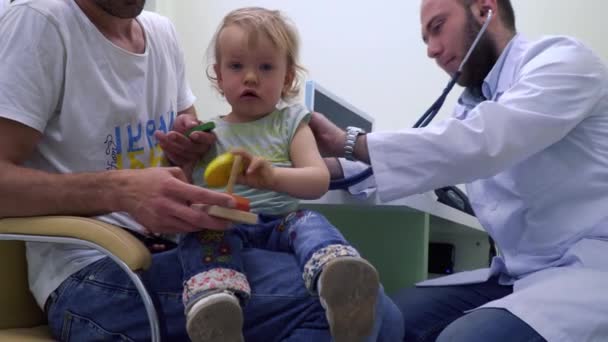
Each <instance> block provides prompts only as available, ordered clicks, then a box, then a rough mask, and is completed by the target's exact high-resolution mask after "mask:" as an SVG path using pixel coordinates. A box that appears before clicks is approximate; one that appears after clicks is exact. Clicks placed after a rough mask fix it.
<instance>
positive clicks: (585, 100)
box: [310, 0, 608, 342]
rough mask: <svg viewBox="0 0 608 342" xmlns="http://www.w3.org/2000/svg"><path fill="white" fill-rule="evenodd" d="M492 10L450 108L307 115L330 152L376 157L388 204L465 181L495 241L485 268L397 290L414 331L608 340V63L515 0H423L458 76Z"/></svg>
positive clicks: (435, 46) (477, 337)
mask: <svg viewBox="0 0 608 342" xmlns="http://www.w3.org/2000/svg"><path fill="white" fill-rule="evenodd" d="M489 10H492V11H493V13H494V14H495V15H494V19H493V20H492V21H491V22H490V23H489V26H488V30H487V32H486V33H485V35H484V36H483V38H482V40H481V41H480V44H479V46H478V48H477V49H476V50H475V51H474V52H473V55H472V56H471V59H470V60H469V62H468V63H467V64H466V65H465V67H464V70H463V74H462V76H461V78H460V80H459V84H460V85H461V86H463V87H465V90H464V92H463V93H462V95H461V97H460V98H459V100H458V104H457V106H456V108H455V110H454V114H453V117H452V118H449V119H447V120H444V121H441V122H437V123H435V124H432V125H430V126H428V127H426V128H419V129H405V130H401V131H398V132H375V133H370V134H361V132H358V131H357V130H356V129H349V130H348V134H347V132H343V131H342V130H340V129H339V128H337V127H335V126H334V125H333V124H331V123H330V122H329V121H328V120H327V119H325V118H324V117H323V116H321V115H317V114H315V116H314V117H313V119H312V121H311V123H310V125H311V127H312V128H313V131H314V132H315V136H316V138H317V140H318V143H319V145H320V147H321V148H322V150H323V152H324V153H325V154H326V155H327V156H334V157H347V158H350V159H356V160H359V161H362V162H365V163H368V164H371V165H372V167H373V169H374V173H375V182H376V184H377V188H378V193H379V196H380V198H381V199H382V200H384V201H389V200H393V199H396V198H399V197H404V196H409V195H413V194H416V193H421V192H425V191H429V190H432V189H435V188H439V187H441V186H446V185H451V184H459V183H467V191H468V194H469V196H470V200H471V202H472V206H473V208H474V210H475V212H476V214H477V217H478V218H479V220H480V222H481V224H482V225H483V226H484V228H485V229H486V230H487V231H488V233H489V234H490V235H491V236H492V237H493V238H494V240H495V241H496V243H497V245H498V248H499V250H500V255H499V256H497V257H495V258H494V259H493V260H492V264H491V267H490V268H489V269H482V270H477V271H472V272H463V273H459V274H454V275H451V276H448V277H444V278H440V279H435V280H432V281H427V282H424V283H422V284H419V286H418V287H416V288H413V289H408V290H405V291H404V292H402V293H401V294H399V295H398V296H397V297H396V298H395V300H396V302H397V303H398V305H399V306H400V307H401V310H402V312H403V314H404V317H405V329H406V338H405V340H406V341H434V340H435V339H436V338H438V340H439V341H493V342H496V341H542V340H548V341H606V340H608V69H607V68H606V66H605V65H604V63H603V62H602V60H601V58H599V57H598V56H597V55H595V54H594V53H593V52H592V51H591V50H589V49H588V48H587V47H585V46H583V45H582V44H581V43H579V42H578V41H576V40H574V39H572V38H568V37H546V38H543V39H540V40H537V41H528V40H526V39H525V38H524V37H523V36H521V35H520V34H517V32H516V28H515V16H514V13H513V8H512V6H511V3H510V1H508V0H468V1H467V0H423V1H422V6H421V24H422V36H423V39H424V41H425V43H426V44H427V52H428V56H429V57H430V58H432V59H434V60H435V61H436V62H437V64H438V65H439V66H440V67H441V68H442V69H443V70H445V71H446V72H447V73H448V74H453V73H454V72H455V71H456V69H457V67H458V65H459V64H460V61H461V60H462V59H463V57H464V56H463V55H464V54H465V52H466V51H467V50H468V48H469V47H470V46H471V44H472V40H473V38H474V37H475V35H476V34H477V33H478V32H479V30H480V28H481V26H482V24H483V23H484V22H485V20H486V18H487V13H488V11H489ZM345 151H346V152H345ZM351 151H352V153H351ZM330 162H332V161H331V160H330ZM328 165H330V167H331V168H332V174H333V175H338V176H339V175H340V174H341V169H340V167H339V166H342V169H343V170H344V174H346V175H347V176H348V175H349V173H351V172H352V170H351V168H352V167H353V166H354V165H353V164H348V163H344V162H343V163H342V164H341V165H340V164H337V163H336V162H335V160H333V162H332V163H328ZM355 172H356V171H355Z"/></svg>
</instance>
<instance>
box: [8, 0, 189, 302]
mask: <svg viewBox="0 0 608 342" xmlns="http://www.w3.org/2000/svg"><path fill="white" fill-rule="evenodd" d="M137 20H138V21H139V23H140V24H141V25H142V27H143V29H144V32H145V38H146V48H145V52H144V53H143V54H135V53H132V52H129V51H126V50H124V49H122V48H120V47H118V46H116V45H114V44H113V43H112V42H110V41H109V40H108V39H107V38H106V37H104V36H103V34H102V33H101V32H100V31H99V30H98V29H97V28H96V27H95V25H94V24H93V23H92V22H91V21H90V20H89V19H88V17H87V16H86V15H85V14H84V13H83V12H82V11H81V10H80V8H79V7H78V5H77V4H76V3H75V2H74V1H73V0H31V1H22V2H19V3H18V4H14V5H13V6H12V7H10V8H9V9H8V10H7V12H6V13H5V15H4V16H2V19H1V20H0V32H2V34H1V35H0V61H2V62H1V63H0V75H2V76H1V77H0V117H4V118H8V119H11V120H15V121H18V122H20V123H22V124H24V125H27V126H29V127H32V128H34V129H36V130H38V131H40V132H42V133H43V138H42V140H41V141H40V143H39V145H38V147H37V149H36V151H35V153H34V154H33V156H32V157H31V158H30V160H28V161H27V163H26V165H27V166H29V167H32V168H36V169H40V170H46V171H49V172H54V173H71V172H91V171H103V170H110V169H138V168H144V167H150V166H160V165H161V160H162V158H161V157H162V152H161V149H160V147H159V146H158V143H157V141H156V139H155V138H154V136H153V133H154V131H155V130H163V131H167V130H169V129H170V127H171V126H172V124H173V120H174V119H175V116H176V113H177V112H179V111H181V110H184V109H186V108H188V107H190V106H191V105H192V104H193V103H194V99H195V98H194V96H193V94H192V92H191V91H190V88H189V86H188V84H187V82H186V78H185V70H184V61H183V53H182V51H181V49H180V47H179V45H178V42H177V38H176V34H175V30H174V28H173V26H172V24H171V23H170V21H169V20H168V19H166V18H163V17H161V16H159V15H157V14H154V13H150V12H143V13H142V14H141V15H140V16H139V17H138V18H137ZM99 219H100V220H103V221H106V222H110V223H114V224H117V225H120V226H123V227H126V228H129V229H135V230H139V229H141V227H140V226H139V225H138V224H137V223H136V222H135V221H134V220H132V219H131V218H130V217H129V216H128V215H126V214H125V213H115V214H111V215H105V216H102V217H99ZM101 257H102V255H101V254H100V253H99V252H97V251H95V250H91V249H87V248H83V247H78V246H72V245H57V244H46V243H28V244H27V258H28V266H29V281H30V288H31V291H32V292H33V294H34V296H35V298H36V300H37V301H38V304H39V305H40V306H41V307H42V306H43V305H44V303H45V301H46V298H47V297H48V295H49V294H50V293H51V292H52V291H53V290H54V289H55V288H57V286H59V285H60V284H61V282H62V281H64V280H65V279H66V278H67V277H68V276H69V275H71V274H73V273H74V272H76V271H78V270H80V269H81V268H83V267H84V266H86V265H88V264H90V263H92V262H94V261H96V260H98V259H100V258H101Z"/></svg>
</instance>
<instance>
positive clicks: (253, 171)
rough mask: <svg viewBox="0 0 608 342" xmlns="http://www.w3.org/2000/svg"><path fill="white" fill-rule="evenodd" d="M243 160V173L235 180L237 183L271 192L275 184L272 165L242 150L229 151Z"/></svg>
mask: <svg viewBox="0 0 608 342" xmlns="http://www.w3.org/2000/svg"><path fill="white" fill-rule="evenodd" d="M230 152H231V153H233V154H235V155H239V156H241V157H242V158H243V168H244V170H245V171H244V172H243V173H242V174H240V175H239V176H238V178H237V183H239V184H244V185H247V186H250V187H252V188H256V189H267V190H273V189H274V187H275V184H276V173H275V169H274V166H272V164H271V163H270V162H269V161H268V160H266V159H264V158H262V157H259V156H254V155H252V154H251V153H249V152H247V151H245V150H243V149H234V150H232V151H230Z"/></svg>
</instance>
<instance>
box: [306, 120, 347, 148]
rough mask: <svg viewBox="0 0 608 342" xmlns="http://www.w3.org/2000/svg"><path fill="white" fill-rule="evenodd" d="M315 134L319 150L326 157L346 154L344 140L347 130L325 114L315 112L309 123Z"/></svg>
mask: <svg viewBox="0 0 608 342" xmlns="http://www.w3.org/2000/svg"><path fill="white" fill-rule="evenodd" d="M308 126H310V129H311V130H312V133H313V134H314V136H315V140H316V141H317V145H318V146H319V152H321V155H322V156H324V157H342V156H344V142H345V141H346V132H344V131H343V130H342V129H341V128H339V127H338V126H336V125H334V123H333V122H331V121H329V119H327V118H326V117H325V116H324V115H323V114H321V113H316V112H313V113H312V116H311V118H310V122H309V123H308Z"/></svg>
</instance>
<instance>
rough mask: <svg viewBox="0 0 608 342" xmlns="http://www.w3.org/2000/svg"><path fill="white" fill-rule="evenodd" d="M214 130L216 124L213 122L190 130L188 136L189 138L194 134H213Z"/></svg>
mask: <svg viewBox="0 0 608 342" xmlns="http://www.w3.org/2000/svg"><path fill="white" fill-rule="evenodd" d="M214 128H215V123H214V122H213V121H209V122H205V123H204V124H200V125H198V126H194V127H192V128H190V129H189V130H188V132H186V136H187V137H189V136H190V134H192V133H193V132H211V131H212V130H213V129H214Z"/></svg>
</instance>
